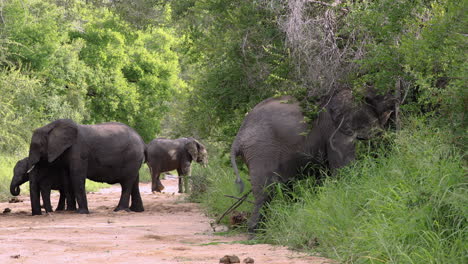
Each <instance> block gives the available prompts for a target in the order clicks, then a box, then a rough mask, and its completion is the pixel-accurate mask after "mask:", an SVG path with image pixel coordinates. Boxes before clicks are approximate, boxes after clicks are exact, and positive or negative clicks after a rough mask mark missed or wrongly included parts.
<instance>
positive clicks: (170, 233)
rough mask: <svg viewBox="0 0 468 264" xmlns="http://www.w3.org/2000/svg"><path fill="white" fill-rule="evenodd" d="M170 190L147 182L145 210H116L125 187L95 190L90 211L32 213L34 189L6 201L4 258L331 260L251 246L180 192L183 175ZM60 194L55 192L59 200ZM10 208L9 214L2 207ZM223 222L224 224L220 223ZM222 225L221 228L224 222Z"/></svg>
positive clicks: (0, 227) (195, 263) (1, 220)
mask: <svg viewBox="0 0 468 264" xmlns="http://www.w3.org/2000/svg"><path fill="white" fill-rule="evenodd" d="M163 184H164V185H165V186H166V189H165V190H164V191H163V193H159V194H152V193H151V191H150V184H144V183H142V184H140V191H141V194H142V199H143V203H144V206H145V212H143V213H133V212H130V213H129V212H113V208H114V207H115V206H116V205H117V203H118V199H119V197H120V186H119V185H116V186H112V187H111V188H107V189H102V190H101V191H99V192H96V193H88V196H87V197H88V204H89V209H90V212H91V213H90V214H89V215H79V214H76V213H73V212H54V213H51V214H43V215H41V216H31V209H30V202H29V196H19V198H20V200H22V202H19V203H8V202H6V203H0V263H101V264H104V263H157V264H169V263H170V264H172V263H187V264H201V263H203V264H205V263H219V259H220V258H222V257H223V256H224V255H237V256H238V257H239V258H240V261H241V262H242V261H243V260H244V259H245V258H247V257H250V258H253V259H254V260H255V263H258V264H260V263H274V264H286V263H287V264H304V263H312V264H321V263H331V262H330V261H328V260H327V259H324V258H320V257H313V256H308V255H306V254H304V253H299V252H295V251H291V250H288V249H286V248H285V247H279V246H272V245H267V244H256V245H246V244H241V242H242V241H247V236H246V235H238V236H220V235H217V234H216V233H215V232H213V228H212V227H211V225H210V222H213V219H210V218H208V217H207V216H206V215H204V213H203V211H202V210H201V209H200V206H199V205H198V204H194V203H188V202H186V201H185V199H184V195H179V194H178V193H177V179H176V178H175V177H170V178H169V179H166V180H163ZM57 201H58V194H56V193H55V194H53V195H52V203H53V204H54V205H56V204H57ZM5 208H9V209H11V212H9V213H2V212H3V211H4V209H5ZM219 228H220V227H218V229H219ZM221 229H222V228H221Z"/></svg>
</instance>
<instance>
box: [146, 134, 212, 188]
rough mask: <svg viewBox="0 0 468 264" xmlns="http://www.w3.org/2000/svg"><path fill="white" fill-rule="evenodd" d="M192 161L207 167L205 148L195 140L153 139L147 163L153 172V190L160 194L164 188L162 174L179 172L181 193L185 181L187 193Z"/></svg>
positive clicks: (148, 150)
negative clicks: (187, 178) (172, 171)
mask: <svg viewBox="0 0 468 264" xmlns="http://www.w3.org/2000/svg"><path fill="white" fill-rule="evenodd" d="M192 160H194V161H196V162H198V163H201V164H203V165H206V164H207V163H208V153H207V151H206V148H205V146H203V144H201V143H200V142H198V141H197V140H196V139H194V138H191V137H189V138H178V139H165V138H157V139H153V140H152V141H151V142H150V143H148V146H147V163H148V166H149V168H150V172H151V179H152V184H151V190H152V191H153V192H160V191H162V190H163V189H164V186H163V185H162V183H161V180H160V179H159V176H160V174H161V173H162V172H166V171H171V170H177V174H179V193H182V192H183V186H184V184H183V181H184V182H185V191H187V188H188V183H187V180H186V179H184V180H183V178H185V177H186V176H188V175H190V171H191V170H190V165H191V163H192Z"/></svg>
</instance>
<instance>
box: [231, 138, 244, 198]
mask: <svg viewBox="0 0 468 264" xmlns="http://www.w3.org/2000/svg"><path fill="white" fill-rule="evenodd" d="M239 154H240V150H239V147H238V145H237V143H236V141H234V143H233V144H232V148H231V165H232V168H233V169H234V173H235V174H236V177H237V178H236V181H235V182H236V184H237V188H238V190H239V193H242V192H244V182H243V181H242V179H241V177H240V175H239V169H238V168H237V163H236V157H237V156H239Z"/></svg>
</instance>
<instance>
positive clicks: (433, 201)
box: [264, 120, 468, 263]
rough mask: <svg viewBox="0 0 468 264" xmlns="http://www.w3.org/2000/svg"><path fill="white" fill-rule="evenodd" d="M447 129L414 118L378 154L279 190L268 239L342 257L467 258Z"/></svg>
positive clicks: (457, 158) (459, 171)
mask: <svg viewBox="0 0 468 264" xmlns="http://www.w3.org/2000/svg"><path fill="white" fill-rule="evenodd" d="M415 131H418V132H417V133H415ZM447 134H450V133H447V131H446V130H443V129H439V128H434V127H433V126H428V125H424V124H423V123H422V122H420V121H417V120H414V121H413V122H410V123H409V124H408V128H407V129H405V130H403V131H401V132H400V133H399V134H397V135H396V138H395V143H394V144H393V146H392V150H391V151H386V150H383V149H382V150H380V151H379V152H380V155H379V156H380V158H375V157H371V156H368V157H366V158H364V159H362V160H359V161H358V162H356V163H355V164H354V165H353V166H349V167H346V168H344V169H342V170H341V171H340V173H339V175H337V177H336V178H329V179H328V180H327V181H325V183H324V184H323V186H319V187H317V186H315V185H314V184H313V182H311V181H310V180H303V181H300V182H298V183H297V184H296V185H295V186H294V188H293V190H292V192H291V193H289V192H287V193H285V194H283V195H281V194H282V192H279V193H278V194H277V195H276V196H275V199H274V201H273V202H272V203H271V204H270V207H269V210H268V215H267V219H268V220H267V221H266V222H265V223H264V225H265V234H264V239H265V241H267V242H272V243H278V244H282V245H288V246H292V247H296V248H303V249H309V250H314V251H319V252H324V253H325V254H326V255H327V256H329V257H333V258H337V259H339V260H340V261H342V262H346V263H348V262H350V263H355V262H357V263H375V262H383V263H464V262H466V255H465V254H464V253H465V252H466V249H467V240H466V237H467V231H468V230H467V226H466V223H467V222H466V221H467V219H466V216H467V215H468V214H467V213H468V212H467V207H466V203H467V202H468V201H467V197H468V196H467V188H466V187H467V181H466V177H465V169H464V168H463V167H462V166H461V164H462V161H461V159H462V157H461V155H460V153H459V152H458V151H456V150H455V149H454V148H453V147H452V146H451V144H450V142H449V140H450V137H449V136H447Z"/></svg>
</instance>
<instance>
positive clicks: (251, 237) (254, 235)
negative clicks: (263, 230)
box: [247, 232, 257, 240]
mask: <svg viewBox="0 0 468 264" xmlns="http://www.w3.org/2000/svg"><path fill="white" fill-rule="evenodd" d="M256 237H257V235H256V234H255V233H250V232H249V235H248V237H247V239H248V240H255V238H256Z"/></svg>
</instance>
